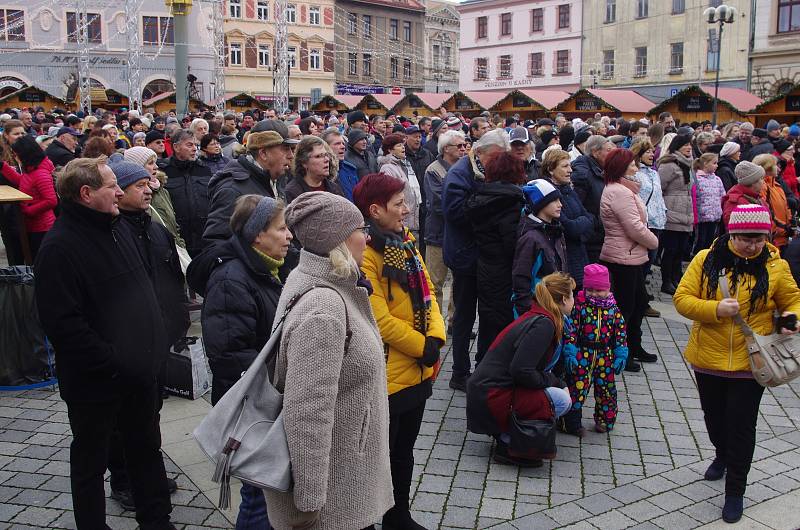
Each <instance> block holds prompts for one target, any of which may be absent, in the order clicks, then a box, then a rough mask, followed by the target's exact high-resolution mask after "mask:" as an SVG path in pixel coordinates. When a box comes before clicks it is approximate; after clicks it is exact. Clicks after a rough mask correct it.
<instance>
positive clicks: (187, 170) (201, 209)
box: [158, 129, 211, 257]
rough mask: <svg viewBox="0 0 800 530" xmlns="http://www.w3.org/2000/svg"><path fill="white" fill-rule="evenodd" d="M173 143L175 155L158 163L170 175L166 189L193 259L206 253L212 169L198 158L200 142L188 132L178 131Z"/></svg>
mask: <svg viewBox="0 0 800 530" xmlns="http://www.w3.org/2000/svg"><path fill="white" fill-rule="evenodd" d="M171 140H172V149H173V154H172V156H171V157H169V158H166V159H163V160H159V161H158V167H159V168H160V169H161V170H162V171H163V172H164V173H165V174H166V175H167V183H166V184H164V187H165V188H166V189H167V191H168V192H169V196H170V199H171V200H172V206H173V208H174V209H175V220H176V221H177V222H178V226H179V227H180V231H181V236H182V237H183V239H184V241H186V250H188V251H189V255H190V256H192V257H194V256H196V255H198V254H199V253H200V251H202V250H203V230H204V229H205V225H206V218H207V217H208V202H209V201H208V183H209V181H210V180H211V169H210V168H209V167H208V166H206V165H205V164H204V163H203V162H202V161H200V160H198V159H197V147H198V142H197V140H195V138H194V135H193V134H192V133H190V132H189V131H188V130H185V129H178V130H177V131H175V132H174V133H173V134H172V137H171Z"/></svg>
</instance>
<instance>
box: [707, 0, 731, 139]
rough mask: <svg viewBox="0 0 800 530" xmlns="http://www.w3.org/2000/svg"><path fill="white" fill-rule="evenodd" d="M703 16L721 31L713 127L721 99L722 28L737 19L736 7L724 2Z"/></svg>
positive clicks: (709, 9) (718, 43)
mask: <svg viewBox="0 0 800 530" xmlns="http://www.w3.org/2000/svg"><path fill="white" fill-rule="evenodd" d="M703 16H704V17H705V18H706V21H707V22H708V23H709V24H719V33H718V34H717V65H716V66H717V71H716V76H715V78H714V101H713V102H712V117H711V125H712V127H716V126H717V103H718V101H719V63H720V60H721V59H722V29H723V28H724V27H725V24H733V22H734V21H735V20H736V8H735V7H731V6H727V5H725V4H722V5H720V6H717V7H716V8H714V7H709V8H708V9H706V10H705V11H703Z"/></svg>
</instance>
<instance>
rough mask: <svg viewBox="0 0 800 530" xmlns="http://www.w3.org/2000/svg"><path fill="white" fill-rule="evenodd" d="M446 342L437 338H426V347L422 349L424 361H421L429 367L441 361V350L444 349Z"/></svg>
mask: <svg viewBox="0 0 800 530" xmlns="http://www.w3.org/2000/svg"><path fill="white" fill-rule="evenodd" d="M443 345H444V342H442V340H441V339H437V338H435V337H425V347H424V348H423V349H422V359H420V361H421V362H422V364H424V365H425V366H427V367H431V366H433V365H434V364H436V362H437V361H438V360H439V350H441V349H442V346H443Z"/></svg>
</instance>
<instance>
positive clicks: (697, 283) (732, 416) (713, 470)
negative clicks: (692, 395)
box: [673, 204, 800, 523]
mask: <svg viewBox="0 0 800 530" xmlns="http://www.w3.org/2000/svg"><path fill="white" fill-rule="evenodd" d="M771 230H772V223H771V220H770V212H769V210H768V209H767V208H766V207H765V206H762V205H760V204H742V205H738V206H736V208H735V209H734V210H733V212H732V213H731V215H730V219H729V221H728V234H726V235H723V236H720V237H719V238H718V239H717V240H716V241H715V242H714V244H713V245H712V247H711V248H710V249H707V250H701V251H700V252H699V253H698V254H697V255H696V256H695V257H694V259H693V260H692V262H691V263H690V264H689V268H688V269H687V270H686V273H685V274H684V275H683V278H682V279H681V282H680V284H679V285H678V289H677V290H676V291H675V295H674V297H673V300H674V302H675V309H677V310H678V312H679V313H680V314H681V315H683V316H685V317H686V318H689V319H691V320H693V321H694V323H693V325H692V330H691V333H690V334H689V342H688V344H687V345H686V350H685V351H684V356H685V357H686V360H687V361H688V362H689V363H690V364H691V366H692V369H693V370H694V372H695V378H696V380H697V391H698V393H699V394H700V405H701V406H702V408H703V415H704V418H705V423H706V429H707V430H708V436H709V438H711V443H713V444H714V448H715V449H716V456H715V458H714V461H713V462H712V463H711V465H710V466H709V468H708V469H707V470H706V472H705V479H706V480H719V479H721V478H722V477H723V476H724V475H725V473H726V471H727V477H726V480H725V505H724V507H723V509H722V518H723V519H724V520H725V521H726V522H728V523H732V522H736V521H738V520H739V519H740V518H741V517H742V510H743V496H744V491H745V486H746V484H747V473H748V472H749V471H750V464H751V463H752V461H753V450H754V449H755V443H756V422H757V420H758V408H759V405H760V403H761V396H762V394H763V393H764V387H762V386H761V385H759V384H758V383H757V382H756V381H755V379H753V376H752V373H751V371H750V363H749V359H748V354H747V346H746V345H745V339H744V334H743V332H742V330H741V328H740V326H739V325H737V324H736V322H734V320H733V318H732V317H733V316H734V315H736V313H737V312H738V313H739V314H740V315H741V316H742V318H743V319H744V320H745V321H746V322H747V323H748V325H749V326H750V327H751V328H752V329H753V331H754V332H755V333H758V334H760V335H769V334H771V333H772V332H773V331H774V330H775V329H774V328H775V322H774V318H773V314H775V313H777V314H779V315H781V316H788V315H792V314H794V315H797V314H798V313H800V290H798V288H797V284H796V283H795V281H794V278H792V274H791V272H790V271H789V264H788V263H787V262H786V261H784V260H783V259H781V257H780V254H779V253H778V249H777V248H776V247H775V246H773V245H772V244H771V243H768V242H767V240H768V239H769V235H770V232H771ZM723 274H724V275H725V277H726V278H727V280H728V285H729V291H730V296H731V297H730V298H726V297H724V296H723V295H722V290H721V289H720V286H719V283H720V282H719V278H720V276H721V275H723ZM780 331H781V332H782V333H794V332H796V328H795V329H791V330H789V329H781V330H780Z"/></svg>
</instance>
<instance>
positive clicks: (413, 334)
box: [353, 173, 445, 530]
mask: <svg viewBox="0 0 800 530" xmlns="http://www.w3.org/2000/svg"><path fill="white" fill-rule="evenodd" d="M405 186H406V183H405V182H404V181H402V180H400V179H398V178H396V177H392V176H390V175H386V174H383V173H373V174H370V175H365V176H364V177H363V178H362V179H361V181H360V182H359V183H358V185H357V186H356V187H355V189H354V190H353V201H354V202H355V204H356V206H358V208H359V210H361V212H362V213H363V214H364V219H366V220H367V225H368V227H369V233H370V240H369V242H368V243H367V249H366V250H365V251H364V261H363V262H362V265H361V270H362V271H363V272H364V275H365V276H366V279H367V280H369V282H370V283H371V284H372V293H371V294H370V297H369V300H370V303H371V304H372V311H373V313H375V320H376V321H377V323H378V329H379V330H380V332H381V338H382V339H383V343H384V352H385V355H386V376H387V380H388V381H387V383H388V390H389V459H390V463H391V467H392V487H393V489H394V508H392V509H391V510H389V511H388V512H386V515H384V517H383V528H384V530H392V529H402V530H416V529H421V528H423V527H422V526H420V525H419V524H417V523H416V522H415V521H414V520H413V519H412V518H411V513H410V511H409V505H408V503H409V494H410V491H411V477H412V474H413V471H414V443H415V442H416V440H417V435H418V434H419V429H420V425H421V424H422V415H423V413H424V412H425V401H426V400H427V399H428V398H429V397H430V396H431V394H432V393H433V388H432V379H431V378H432V376H433V375H434V367H435V366H437V364H438V362H439V350H440V349H441V347H442V345H443V344H444V342H445V329H444V321H443V320H442V315H441V313H440V312H439V306H438V304H437V303H436V298H435V297H434V296H433V292H434V287H433V284H432V283H431V281H430V278H429V276H428V271H427V269H426V268H425V263H423V261H422V256H420V254H419V251H418V250H417V248H416V246H415V244H414V236H412V235H411V232H410V231H409V230H408V229H407V228H406V227H405V226H404V223H403V219H404V218H405V217H406V216H407V215H408V213H409V209H408V207H407V206H406V203H405V194H404V191H403V190H404V188H405Z"/></svg>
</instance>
